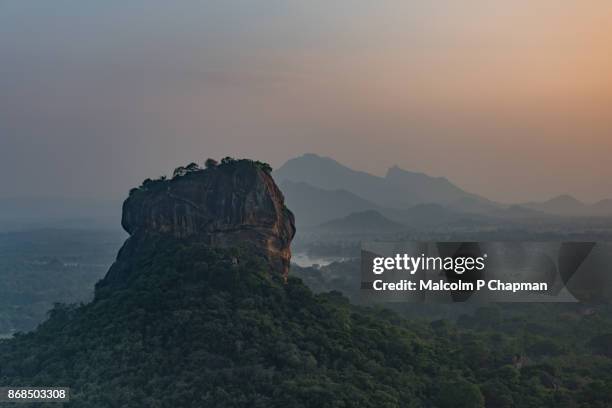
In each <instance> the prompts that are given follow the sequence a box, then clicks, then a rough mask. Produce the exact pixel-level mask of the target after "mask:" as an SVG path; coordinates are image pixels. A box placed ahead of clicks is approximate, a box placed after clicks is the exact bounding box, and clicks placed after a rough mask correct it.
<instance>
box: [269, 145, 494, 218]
mask: <svg viewBox="0 0 612 408" xmlns="http://www.w3.org/2000/svg"><path fill="white" fill-rule="evenodd" d="M274 177H275V179H276V180H277V181H278V182H280V183H282V182H284V181H286V180H289V181H293V182H303V183H307V184H309V185H311V186H313V187H317V188H320V189H325V190H345V191H348V192H351V193H353V194H355V195H358V196H359V197H362V198H364V199H366V200H368V201H370V202H372V203H374V204H376V205H379V206H381V207H394V208H408V207H410V206H414V205H417V204H423V203H438V204H447V205H453V204H454V203H461V202H464V203H469V202H473V203H476V204H478V205H482V204H487V205H495V204H494V203H493V202H491V201H489V200H487V199H485V198H483V197H480V196H478V195H476V194H472V193H469V192H466V191H464V190H462V189H461V188H459V187H457V186H455V185H454V184H452V183H451V182H450V181H448V180H447V179H446V178H444V177H431V176H428V175H426V174H423V173H415V172H410V171H406V170H403V169H400V168H399V167H397V166H394V167H392V168H390V169H389V170H388V171H387V174H386V175H385V177H379V176H374V175H372V174H369V173H365V172H363V171H357V170H353V169H351V168H349V167H346V166H344V165H342V164H340V163H338V162H337V161H335V160H333V159H331V158H329V157H321V156H318V155H316V154H312V153H311V154H305V155H303V156H300V157H296V158H294V159H291V160H289V161H287V162H286V163H285V164H284V165H283V166H281V167H280V168H279V169H278V170H276V171H275V172H274Z"/></svg>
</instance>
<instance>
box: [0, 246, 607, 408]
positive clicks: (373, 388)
mask: <svg viewBox="0 0 612 408" xmlns="http://www.w3.org/2000/svg"><path fill="white" fill-rule="evenodd" d="M232 260H238V262H233V261H232ZM131 262H132V264H131V268H133V269H134V270H133V271H132V272H136V273H130V274H129V276H128V277H126V279H125V280H124V281H122V282H118V283H114V284H113V285H110V286H109V285H106V286H105V285H99V287H98V289H97V292H96V297H95V300H94V301H93V302H91V303H89V304H86V305H82V306H66V305H58V306H56V307H55V308H54V309H53V310H52V311H51V313H50V318H49V319H48V320H47V321H46V322H45V323H44V324H42V325H41V326H40V327H39V329H38V330H37V331H35V332H31V333H28V334H19V335H17V336H16V338H15V339H12V340H4V341H2V342H0V382H1V383H2V384H5V385H12V386H18V385H22V386H24V385H30V386H36V385H40V386H50V385H57V386H69V387H71V388H72V390H73V398H72V401H71V402H70V403H69V404H68V405H69V406H74V407H120V406H125V407H171V406H172V407H188V406H211V407H213V406H214V407H241V406H244V407H246V406H249V407H287V406H290V407H440V408H443V407H483V406H487V407H514V406H519V407H609V406H610V405H611V404H612V353H611V350H610V343H611V342H610V337H611V335H610V333H612V319H611V318H610V316H612V313H611V311H610V310H609V309H605V308H603V307H598V308H593V309H587V308H585V307H584V306H582V307H575V306H574V307H572V306H546V305H542V306H541V307H540V306H537V307H536V306H533V308H532V309H529V313H525V311H521V310H520V309H519V308H516V310H513V311H512V312H511V313H507V312H506V311H505V309H503V308H501V307H495V306H493V307H488V308H483V309H480V310H478V311H477V312H476V313H475V314H474V315H473V316H465V317H463V318H460V319H459V320H458V323H457V324H454V323H450V322H448V321H442V320H440V321H434V322H425V321H420V320H416V319H411V320H406V319H404V318H402V317H400V316H399V315H398V314H397V313H395V312H392V311H389V310H386V309H382V308H363V307H357V306H352V305H351V304H350V303H349V301H348V300H347V299H346V298H345V297H343V296H342V295H341V294H340V293H338V292H331V293H326V294H319V295H315V294H313V293H312V291H311V290H310V289H308V288H307V287H306V286H305V285H304V284H303V283H302V282H301V280H300V279H297V278H290V279H289V281H288V282H287V283H286V284H284V283H283V282H282V279H281V278H280V277H279V276H276V275H273V274H270V273H269V272H268V270H267V267H266V264H265V263H263V262H262V261H261V260H259V259H257V258H254V257H252V256H251V255H249V253H247V252H245V251H244V250H240V249H236V250H213V249H211V248H210V247H207V246H206V245H203V244H201V243H198V242H189V241H176V240H172V239H168V238H163V239H162V238H158V239H156V240H149V241H147V244H146V247H145V248H141V249H140V250H139V252H138V255H137V256H136V257H134V259H132V261H131ZM19 406H23V405H22V404H20V405H19Z"/></svg>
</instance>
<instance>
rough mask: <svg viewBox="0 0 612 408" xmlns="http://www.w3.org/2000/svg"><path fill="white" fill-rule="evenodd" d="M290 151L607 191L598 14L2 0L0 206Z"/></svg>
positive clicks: (536, 188)
mask: <svg viewBox="0 0 612 408" xmlns="http://www.w3.org/2000/svg"><path fill="white" fill-rule="evenodd" d="M306 152H315V153H319V154H322V155H329V156H332V157H334V158H336V159H338V160H339V161H341V162H344V163H346V164H348V165H350V166H352V167H355V168H359V169H363V170H367V171H371V172H374V173H377V174H384V172H385V170H386V168H387V167H389V166H391V165H393V164H398V165H399V166H401V167H403V168H405V169H409V170H416V171H423V172H426V173H428V174H431V175H436V176H438V175H441V176H446V177H448V178H449V179H450V180H452V181H453V182H455V183H457V184H458V185H460V186H461V187H463V188H466V189H468V190H470V191H473V192H476V193H480V194H483V195H485V196H487V197H489V198H492V199H495V200H500V201H505V202H508V201H522V200H530V199H542V198H548V197H550V196H552V195H556V194H560V193H566V192H567V193H572V194H574V195H576V196H577V197H579V198H581V199H584V200H588V201H594V200H597V199H600V198H604V197H612V182H611V180H612V165H611V163H612V2H611V1H609V0H590V1H581V0H572V1H564V0H514V1H507V0H500V1H492V0H474V1H472V0H465V1H456V0H446V1H443V0H440V1H430V0H421V1H410V0H388V1H383V0H377V1H372V0H344V1H339V0H308V1H304V0H269V1H265V0H242V1H230V0H219V1H167V0H164V1H154V0H141V1H129V0H120V1H119V0H106V1H99V2H86V1H82V0H74V1H63V0H54V1H27V0H14V1H8V0H0V171H1V172H2V174H3V175H4V180H3V182H2V184H1V187H0V197H4V196H20V195H28V196H41V195H70V196H88V197H123V196H125V195H126V194H127V191H128V189H129V188H130V187H132V186H135V185H137V184H138V183H139V182H140V181H141V180H142V179H144V178H146V177H154V176H158V175H161V174H168V173H170V172H171V171H172V169H173V168H174V167H176V166H177V165H179V164H186V163H187V162H189V161H199V162H202V161H203V160H204V159H205V158H207V157H221V156H225V155H232V156H236V157H251V158H256V159H261V160H266V161H269V162H270V163H271V164H272V165H273V166H279V165H280V164H282V163H283V162H284V161H285V160H286V159H288V158H290V157H292V156H296V155H299V154H302V153H306Z"/></svg>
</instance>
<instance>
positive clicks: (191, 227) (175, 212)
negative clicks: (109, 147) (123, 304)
mask: <svg viewBox="0 0 612 408" xmlns="http://www.w3.org/2000/svg"><path fill="white" fill-rule="evenodd" d="M122 226H123V228H124V229H125V230H126V231H127V232H128V233H129V234H130V238H129V239H128V240H127V241H126V243H125V244H124V246H123V248H122V249H121V251H120V252H119V255H118V257H117V261H116V262H115V264H113V266H112V267H111V269H110V270H109V272H108V274H107V276H106V278H105V279H104V280H103V281H101V282H100V286H105V285H107V284H111V283H112V282H116V281H121V280H122V275H124V274H127V273H129V261H130V259H131V258H132V255H133V253H134V252H135V251H138V250H139V248H141V247H142V246H143V245H144V242H146V241H151V239H152V238H156V237H160V236H162V237H173V238H177V239H181V240H197V241H198V242H203V243H205V244H206V245H209V246H211V247H218V248H234V247H248V248H249V250H250V251H252V252H254V253H256V254H257V255H260V256H261V257H263V258H264V259H266V260H267V261H268V263H269V265H270V267H271V269H272V270H273V271H275V272H277V273H279V274H281V275H283V276H284V277H285V278H286V276H287V273H288V270H289V262H290V258H291V250H290V247H289V245H290V243H291V240H292V239H293V236H294V234H295V223H294V218H293V214H292V213H291V211H289V210H288V209H287V208H286V207H285V204H284V197H283V194H282V193H281V191H280V190H279V189H278V187H277V186H276V184H275V183H274V180H273V179H272V177H271V176H270V174H269V171H268V170H267V169H266V166H265V165H263V164H262V163H259V162H253V161H251V160H236V161H234V160H229V161H226V162H224V163H222V164H220V165H218V166H212V167H210V168H207V169H205V170H196V171H191V172H187V173H186V174H184V175H181V176H177V177H174V178H173V179H172V180H163V179H162V180H146V181H145V182H144V183H143V185H142V186H141V187H139V188H137V189H133V190H132V191H131V192H130V196H129V197H128V199H127V200H126V201H125V202H124V204H123V217H122Z"/></svg>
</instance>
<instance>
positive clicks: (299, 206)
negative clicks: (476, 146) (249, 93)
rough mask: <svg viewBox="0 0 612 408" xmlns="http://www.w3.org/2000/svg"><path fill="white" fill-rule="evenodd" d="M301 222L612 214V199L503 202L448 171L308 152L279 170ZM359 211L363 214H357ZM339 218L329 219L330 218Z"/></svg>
mask: <svg viewBox="0 0 612 408" xmlns="http://www.w3.org/2000/svg"><path fill="white" fill-rule="evenodd" d="M274 177H275V179H276V180H277V182H279V183H280V185H281V188H282V190H283V193H284V194H285V197H286V200H287V202H288V204H289V206H290V207H291V208H292V209H293V210H294V212H295V214H296V222H297V224H298V225H303V226H304V225H305V226H315V225H320V224H325V223H327V224H326V225H327V227H328V228H329V227H330V226H333V225H342V224H343V223H346V217H348V216H349V215H351V214H352V216H351V217H350V218H349V219H351V220H353V221H355V222H356V221H358V222H359V223H361V224H364V223H367V222H368V220H366V219H360V218H363V217H365V215H366V214H370V215H371V214H372V213H369V212H366V213H364V211H366V210H376V211H377V212H378V213H380V214H381V215H382V216H384V217H386V218H388V221H391V222H396V223H399V224H405V225H409V226H431V225H441V224H442V223H457V222H463V221H468V222H469V221H470V220H471V221H474V220H477V221H483V220H489V221H491V220H496V219H507V220H517V219H526V220H528V219H533V218H546V217H559V216H563V217H570V216H572V217H574V216H612V200H602V201H600V202H598V203H595V204H585V203H582V202H580V201H579V200H577V199H575V198H573V197H571V196H568V195H563V196H559V197H556V198H553V199H551V200H548V201H545V202H530V203H523V204H513V205H503V204H500V203H496V202H494V201H491V200H488V199H487V198H484V197H481V196H479V195H477V194H473V193H470V192H468V191H465V190H463V189H462V188H460V187H459V186H457V185H455V184H453V183H452V182H450V181H449V180H448V179H446V178H444V177H431V176H428V175H426V174H423V173H418V172H412V171H407V170H404V169H401V168H399V167H397V166H393V167H391V168H390V169H389V170H388V171H387V173H386V175H385V176H384V177H380V176H375V175H372V174H369V173H366V172H363V171H358V170H354V169H351V168H349V167H347V166H344V165H342V164H341V163H338V162H337V161H335V160H333V159H331V158H329V157H322V156H319V155H316V154H305V155H302V156H300V157H296V158H293V159H290V160H288V161H287V162H286V163H285V164H284V165H282V166H281V167H280V168H279V169H278V170H276V171H275V172H274ZM355 213H357V214H355ZM331 220H334V222H332V223H329V221H331Z"/></svg>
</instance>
